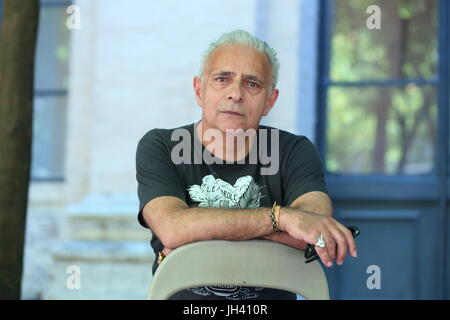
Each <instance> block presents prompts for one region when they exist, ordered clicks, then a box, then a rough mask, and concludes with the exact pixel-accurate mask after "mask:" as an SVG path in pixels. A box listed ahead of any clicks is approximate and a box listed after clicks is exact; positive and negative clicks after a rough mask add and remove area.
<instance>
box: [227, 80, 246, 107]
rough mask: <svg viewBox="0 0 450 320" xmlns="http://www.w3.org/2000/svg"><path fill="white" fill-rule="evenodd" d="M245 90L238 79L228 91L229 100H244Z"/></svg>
mask: <svg viewBox="0 0 450 320" xmlns="http://www.w3.org/2000/svg"><path fill="white" fill-rule="evenodd" d="M242 99H243V92H242V87H241V84H240V83H239V82H238V81H236V83H233V85H231V86H230V91H229V92H228V100H233V102H236V103H237V102H242Z"/></svg>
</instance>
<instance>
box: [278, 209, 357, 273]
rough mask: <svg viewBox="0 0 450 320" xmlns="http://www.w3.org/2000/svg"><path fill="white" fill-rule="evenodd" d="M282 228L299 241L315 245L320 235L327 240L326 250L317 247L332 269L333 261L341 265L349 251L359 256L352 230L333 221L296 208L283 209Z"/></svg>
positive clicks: (320, 255) (318, 252)
mask: <svg viewBox="0 0 450 320" xmlns="http://www.w3.org/2000/svg"><path fill="white" fill-rule="evenodd" d="M280 227H281V230H282V231H285V232H287V233H289V235H291V236H292V237H294V238H295V239H298V240H303V241H305V242H306V243H310V244H313V245H314V244H315V243H316V242H317V239H318V237H319V235H320V234H322V235H323V239H324V240H325V248H320V247H317V246H316V247H315V249H316V252H317V254H318V256H319V257H320V259H321V260H322V262H323V263H324V264H325V265H326V266H328V267H331V266H332V265H333V260H334V259H336V263H337V264H338V265H341V264H342V263H343V262H344V259H345V256H346V253H347V249H348V250H349V252H350V254H351V255H352V256H353V257H356V256H357V252H356V243H355V240H354V239H353V236H352V233H351V232H350V230H349V229H348V228H347V227H345V226H344V225H342V224H341V223H339V222H338V221H336V220H335V219H333V218H332V217H329V216H325V215H320V214H316V213H312V212H307V211H304V210H300V209H296V208H281V210H280Z"/></svg>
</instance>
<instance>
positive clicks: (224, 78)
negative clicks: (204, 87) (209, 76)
mask: <svg viewBox="0 0 450 320" xmlns="http://www.w3.org/2000/svg"><path fill="white" fill-rule="evenodd" d="M215 80H216V81H217V82H225V81H227V78H226V77H217V78H216V79H215Z"/></svg>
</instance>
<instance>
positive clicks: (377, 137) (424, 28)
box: [326, 0, 438, 174]
mask: <svg viewBox="0 0 450 320" xmlns="http://www.w3.org/2000/svg"><path fill="white" fill-rule="evenodd" d="M372 4H376V5H378V6H379V7H380V9H381V29H379V30H377V29H374V30H370V29H368V28H367V26H366V19H367V18H368V17H369V14H367V13H366V9H367V7H368V6H369V5H372ZM334 9H335V14H334V24H333V26H334V28H333V33H332V39H331V45H332V52H331V61H330V78H331V80H332V81H346V82H347V81H355V82H357V81H361V80H388V79H399V78H430V77H433V76H435V74H436V71H437V65H438V61H437V50H438V48H437V3H436V1H435V0H383V1H382V0H379V1H373V0H341V1H335V6H334ZM385 109H387V112H385V111H384V110H385ZM435 115H436V90H435V88H434V87H433V86H426V87H417V86H415V85H413V84H410V85H408V86H406V87H402V86H398V87H390V88H380V87H331V88H330V89H329V92H328V124H327V125H328V126H327V160H326V166H327V169H328V170H329V171H331V172H337V173H358V174H365V173H384V174H401V173H406V174H408V173H412V174H416V173H424V172H428V171H430V170H431V168H432V161H433V157H434V136H435V131H436V117H435ZM377 132H378V134H377ZM376 145H378V148H376ZM379 152H382V155H381V157H380V154H377V153H379ZM380 159H381V160H380ZM380 161H381V162H380ZM376 168H381V169H376ZM380 170H381V172H380Z"/></svg>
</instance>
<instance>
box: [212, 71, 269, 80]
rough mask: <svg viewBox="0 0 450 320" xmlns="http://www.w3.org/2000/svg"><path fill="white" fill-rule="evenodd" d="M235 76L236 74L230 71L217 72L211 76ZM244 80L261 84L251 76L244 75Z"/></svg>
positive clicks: (256, 78) (255, 77)
mask: <svg viewBox="0 0 450 320" xmlns="http://www.w3.org/2000/svg"><path fill="white" fill-rule="evenodd" d="M235 75H236V73H234V72H231V71H219V72H216V73H214V74H213V76H235ZM244 78H245V79H250V80H255V81H259V82H262V81H261V80H259V78H258V77H257V76H255V75H253V74H244Z"/></svg>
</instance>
